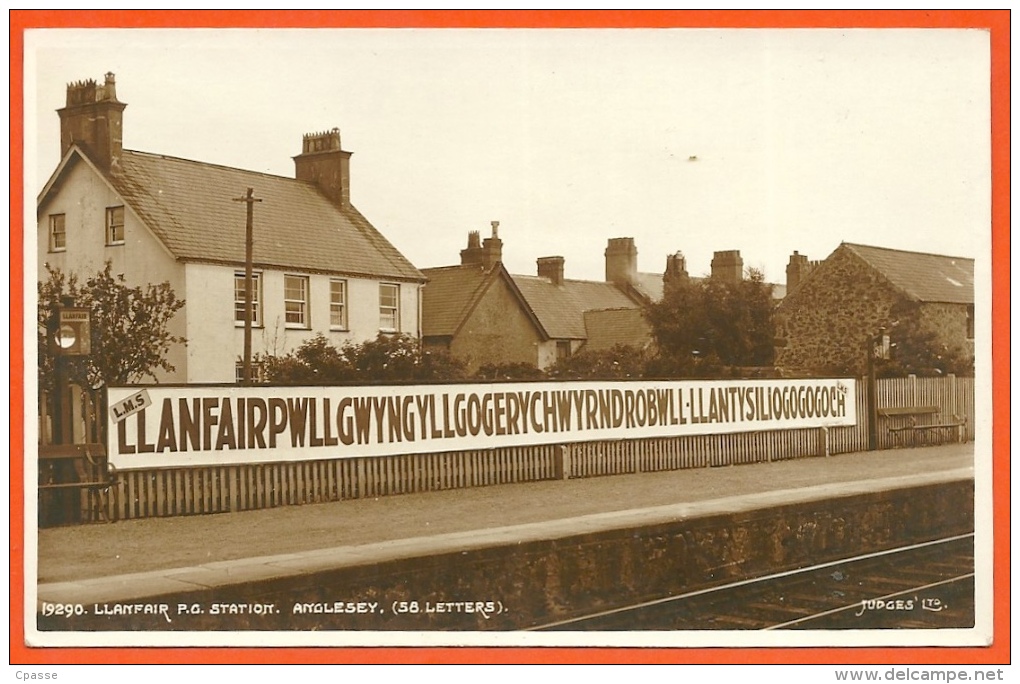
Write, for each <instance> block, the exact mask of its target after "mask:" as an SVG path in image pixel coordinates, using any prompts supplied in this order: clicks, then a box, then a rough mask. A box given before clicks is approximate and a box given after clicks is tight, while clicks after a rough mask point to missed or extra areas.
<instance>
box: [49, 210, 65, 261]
mask: <svg viewBox="0 0 1020 684" xmlns="http://www.w3.org/2000/svg"><path fill="white" fill-rule="evenodd" d="M65 249H67V228H66V225H65V223H64V215H63V214H50V251H51V252H63V251H64V250H65Z"/></svg>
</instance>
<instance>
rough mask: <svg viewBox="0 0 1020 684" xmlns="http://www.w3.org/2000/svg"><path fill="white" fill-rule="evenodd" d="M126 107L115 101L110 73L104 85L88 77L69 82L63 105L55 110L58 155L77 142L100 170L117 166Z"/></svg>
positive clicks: (120, 151)
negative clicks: (58, 120)
mask: <svg viewBox="0 0 1020 684" xmlns="http://www.w3.org/2000/svg"><path fill="white" fill-rule="evenodd" d="M125 107H127V105H126V104H124V103H123V102H120V101H119V100H117V81H116V78H115V77H114V75H113V74H112V73H107V74H106V81H105V82H104V83H103V85H99V84H97V83H96V82H95V81H94V80H91V79H89V80H87V81H78V82H76V83H69V84H68V85H67V101H66V105H65V106H64V108H63V109H58V110H57V114H58V115H59V116H60V155H61V156H63V155H64V154H65V153H66V152H67V150H68V149H70V147H71V145H78V146H79V147H80V148H82V149H83V150H85V153H86V154H87V155H88V156H89V159H91V160H92V161H93V162H95V163H96V164H97V165H98V166H99V167H100V168H101V169H103V170H106V171H111V170H113V171H115V170H117V169H119V168H120V158H121V153H122V152H123V151H124V143H123V128H124V108H125Z"/></svg>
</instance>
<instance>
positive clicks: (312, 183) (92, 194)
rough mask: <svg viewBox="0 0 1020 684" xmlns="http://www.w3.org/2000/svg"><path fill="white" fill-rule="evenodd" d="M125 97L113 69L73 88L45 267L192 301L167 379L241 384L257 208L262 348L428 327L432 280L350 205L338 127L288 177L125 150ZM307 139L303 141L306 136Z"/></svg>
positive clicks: (40, 209) (41, 250)
mask: <svg viewBox="0 0 1020 684" xmlns="http://www.w3.org/2000/svg"><path fill="white" fill-rule="evenodd" d="M125 107H126V105H125V104H124V103H123V102H120V101H119V100H118V99H117V94H116V83H115V80H114V76H113V74H107V75H106V80H105V83H103V84H98V83H96V82H95V81H91V80H90V81H84V82H79V83H73V84H70V85H69V86H68V88H67V104H66V106H65V107H64V108H62V109H60V110H59V112H58V113H59V115H60V139H61V152H62V158H61V160H60V164H59V166H58V167H57V169H56V170H55V171H54V172H53V174H52V176H51V177H50V179H49V180H48V182H47V183H46V185H45V187H44V188H43V190H42V192H41V193H40V194H39V198H38V204H37V217H38V265H39V273H40V277H41V278H44V277H45V274H46V270H45V266H46V265H49V266H51V267H54V268H58V269H61V270H62V271H64V272H76V273H79V274H88V273H95V272H97V271H99V270H101V269H102V268H103V265H104V263H105V262H107V261H109V262H111V263H112V265H113V272H114V273H118V274H119V273H122V274H124V276H125V279H126V281H127V283H128V284H129V285H144V284H146V283H154V282H163V281H168V282H169V283H170V285H171V286H172V287H173V289H174V291H175V293H176V294H177V296H178V297H180V298H182V299H184V300H185V302H186V304H185V307H184V309H182V310H181V311H180V312H178V314H177V315H176V316H175V318H174V320H173V321H172V323H171V326H172V328H171V332H172V333H173V334H175V335H178V336H182V337H184V338H186V339H187V345H186V346H183V345H178V346H177V347H175V348H174V349H172V350H171V352H170V357H169V359H168V360H169V361H170V363H171V364H173V365H174V366H175V367H176V369H177V370H176V372H175V373H173V374H172V375H168V376H161V377H160V378H159V380H160V381H173V382H234V381H235V380H236V379H237V378H238V375H237V374H238V372H239V363H238V362H239V359H240V358H241V356H242V353H243V337H244V321H245V295H244V292H245V287H244V283H245V278H244V267H245V213H246V212H245V204H244V203H243V202H238V201H235V200H237V199H238V198H240V197H242V196H243V195H244V194H245V193H246V189H247V188H252V189H253V191H254V196H255V197H256V198H259V199H261V200H262V202H260V203H259V204H256V205H255V210H254V259H253V260H254V282H253V285H254V292H253V295H254V296H253V305H254V306H253V311H252V313H253V323H254V335H253V351H254V352H255V353H260V352H261V353H276V354H285V353H287V352H289V351H291V350H293V349H294V348H296V347H297V346H299V345H300V344H302V343H303V342H304V341H306V340H308V339H310V338H311V337H313V336H314V335H316V334H319V333H321V334H323V335H325V336H326V337H327V338H328V339H329V340H330V341H331V342H333V343H334V344H341V343H343V342H344V341H347V340H350V341H352V342H362V341H364V340H367V339H372V338H375V337H376V335H377V334H379V333H380V332H384V333H407V334H410V335H412V336H415V337H417V336H419V334H420V320H419V296H420V289H421V286H422V284H423V283H424V277H423V276H422V274H421V272H420V271H418V269H416V268H415V267H414V266H413V265H412V264H411V263H410V262H409V261H408V260H407V259H406V258H405V257H404V256H403V255H402V254H401V253H400V252H399V251H397V249H396V248H395V247H394V246H393V245H392V244H391V243H390V242H389V241H388V240H387V239H386V238H385V237H383V235H381V234H380V233H379V231H378V230H376V229H375V228H374V227H373V226H372V224H371V223H369V221H368V220H367V219H366V218H365V217H364V216H363V215H362V214H361V213H360V212H358V210H357V209H356V208H355V207H354V205H353V204H352V203H351V193H350V157H351V153H350V152H347V151H345V150H343V149H342V148H341V144H340V132H339V130H337V129H333V130H331V131H326V132H323V133H315V134H310V135H306V136H304V139H303V140H302V141H301V153H300V154H298V155H297V156H296V157H294V164H295V177H294V178H285V177H281V176H272V175H268V174H264V173H257V172H254V171H246V170H242V169H236V168H229V167H225V166H219V165H215V164H207V163H203V162H197V161H191V160H186V159H178V158H174V157H169V156H165V155H160V154H151V153H147V152H137V151H132V150H126V149H123V145H122V126H123V113H124V109H125ZM295 142H296V141H295Z"/></svg>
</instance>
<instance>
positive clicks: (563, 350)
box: [556, 340, 570, 359]
mask: <svg viewBox="0 0 1020 684" xmlns="http://www.w3.org/2000/svg"><path fill="white" fill-rule="evenodd" d="M568 356H570V340H556V358H557V359H565V358H567V357H568Z"/></svg>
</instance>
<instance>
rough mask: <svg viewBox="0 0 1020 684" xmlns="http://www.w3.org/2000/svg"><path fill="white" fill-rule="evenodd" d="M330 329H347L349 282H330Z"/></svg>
mask: <svg viewBox="0 0 1020 684" xmlns="http://www.w3.org/2000/svg"><path fill="white" fill-rule="evenodd" d="M329 327H330V328H332V329H334V330H346V329H347V281H346V280H330V281H329Z"/></svg>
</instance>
